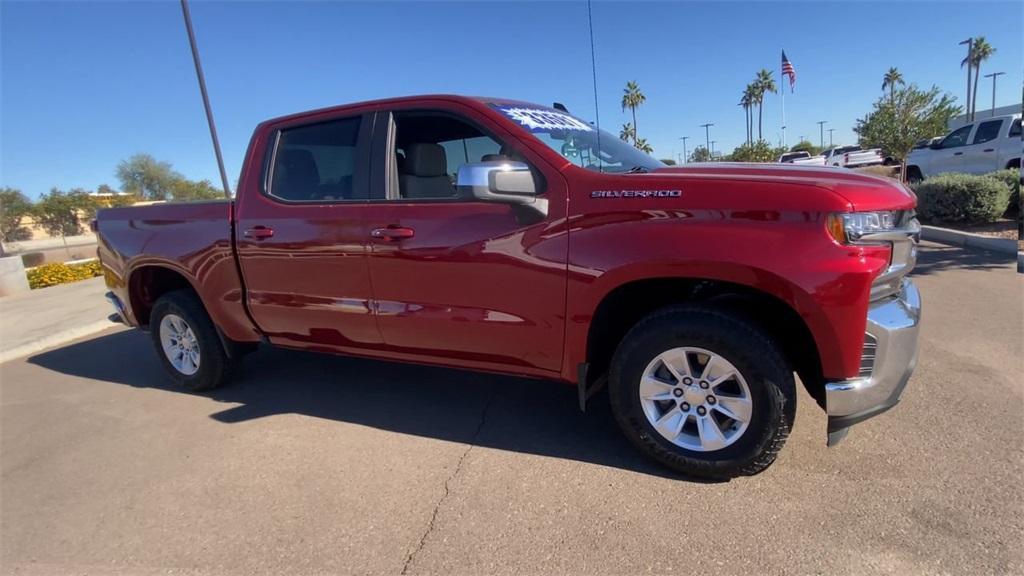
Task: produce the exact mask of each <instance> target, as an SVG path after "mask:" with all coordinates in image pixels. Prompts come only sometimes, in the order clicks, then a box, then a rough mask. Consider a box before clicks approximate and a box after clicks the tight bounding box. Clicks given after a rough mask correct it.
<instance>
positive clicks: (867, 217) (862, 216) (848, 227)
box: [827, 211, 896, 244]
mask: <svg viewBox="0 0 1024 576" xmlns="http://www.w3.org/2000/svg"><path fill="white" fill-rule="evenodd" d="M827 225H828V232H829V234H831V235H832V237H833V238H835V239H836V240H837V241H838V242H842V243H844V244H856V243H857V242H858V241H860V239H861V238H862V237H864V236H866V235H868V234H878V233H881V232H890V231H892V230H895V229H896V213H895V212H893V211H884V212H844V213H842V214H829V216H828V223H827Z"/></svg>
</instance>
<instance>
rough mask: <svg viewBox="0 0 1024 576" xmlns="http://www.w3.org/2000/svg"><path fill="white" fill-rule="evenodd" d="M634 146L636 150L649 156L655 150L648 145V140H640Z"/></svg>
mask: <svg viewBox="0 0 1024 576" xmlns="http://www.w3.org/2000/svg"><path fill="white" fill-rule="evenodd" d="M633 146H635V147H636V149H637V150H639V151H641V152H646V153H648V154H650V153H651V152H654V148H653V147H651V145H650V144H648V143H647V139H646V138H638V139H637V141H636V142H634V143H633Z"/></svg>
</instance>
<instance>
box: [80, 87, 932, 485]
mask: <svg viewBox="0 0 1024 576" xmlns="http://www.w3.org/2000/svg"><path fill="white" fill-rule="evenodd" d="M915 202H916V199H915V197H914V196H913V194H912V193H911V192H910V191H909V190H908V189H907V188H905V187H904V186H903V185H901V184H900V183H898V182H895V181H891V180H886V179H881V178H876V177H871V176H866V175H860V174H857V173H854V172H846V171H842V172H837V171H835V170H834V169H829V168H813V167H799V166H779V165H768V164H760V165H753V164H691V165H686V166H682V167H668V166H665V165H663V164H662V163H661V162H659V161H657V160H655V159H653V158H651V157H650V156H647V155H646V154H644V153H642V152H640V151H638V150H636V149H635V148H634V147H632V146H630V145H629V144H628V143H625V142H623V141H621V140H619V139H618V138H616V137H614V136H612V135H610V134H609V133H607V132H603V131H600V130H598V129H596V128H595V127H594V126H592V125H591V124H589V123H588V122H585V121H582V120H580V119H578V118H575V117H573V116H572V115H570V114H569V113H568V112H567V111H566V110H565V108H564V107H562V106H559V105H556V107H555V108H549V107H546V106H537V105H534V104H528V103H523V102H515V101H509V100H501V99H491V98H467V97H459V96H422V97H411V98H399V99H392V100H381V101H374V102H366V103H361V104H353V105H348V106H340V107H336V108H329V109H324V110H316V111H313V112H306V113H302V114H296V115H293V116H287V117H283V118H278V119H274V120H270V121H267V122H264V123H263V124H260V125H259V126H258V127H257V128H256V131H255V133H254V135H253V137H252V140H251V143H250V145H249V148H248V152H247V153H246V156H245V164H244V167H243V169H242V174H241V178H240V180H239V184H238V191H237V196H236V198H235V199H234V200H233V201H228V200H225V201H221V202H209V203H194V204H184V203H183V204H166V205H158V206H146V207H129V208H113V209H107V210H102V211H100V213H99V215H98V218H97V221H96V227H97V231H98V235H99V238H100V244H99V254H100V259H101V261H102V263H103V267H104V271H105V275H106V279H107V284H108V286H109V287H110V290H111V292H110V293H109V295H108V297H109V298H110V300H111V302H112V303H113V305H114V306H115V308H116V310H117V312H118V313H119V315H120V316H121V318H122V319H123V320H124V322H125V323H127V324H128V325H131V326H137V327H140V328H143V329H148V330H149V332H150V333H151V334H152V339H153V342H154V344H155V347H156V350H157V353H158V355H159V357H160V359H161V361H162V363H163V365H164V368H165V369H166V370H167V372H168V373H169V374H170V375H171V377H172V378H173V379H174V380H176V381H177V382H178V383H180V384H181V385H183V386H184V387H186V388H188V389H191V390H204V389H208V388H212V387H215V386H218V385H220V384H222V383H224V382H225V380H227V378H228V376H229V373H230V372H231V369H232V367H233V366H234V365H235V364H236V363H237V362H238V361H239V360H240V359H241V357H242V356H243V355H244V354H245V353H246V352H248V351H250V350H252V349H254V348H255V347H256V345H257V344H259V343H263V344H269V345H274V346H282V347H287V348H297V349H303V350H315V351H322V352H330V353H340V354H352V355H358V356H365V357H371V358H381V359H388V360H399V361H405V362H418V363H426V364H439V365H444V366H450V367H456V368H464V369H471V370H480V371H489V372H500V373H506V374H518V375H525V376H531V377H537V378H546V379H551V380H556V381H561V382H564V383H567V384H570V385H575V386H577V387H578V391H579V401H580V407H581V408H584V407H585V405H586V402H587V400H588V399H590V397H591V396H592V395H593V394H594V393H595V392H596V391H598V390H600V389H602V388H607V390H608V397H609V400H610V402H611V407H612V410H613V412H614V415H615V417H616V419H617V421H618V423H619V424H620V425H621V427H622V429H623V431H624V432H625V434H626V436H627V437H628V438H629V439H630V441H632V442H633V443H634V444H635V445H636V446H637V447H638V448H639V449H640V450H642V451H643V452H645V453H646V454H648V455H650V456H651V457H653V458H655V459H656V460H658V461H660V462H661V463H663V464H665V465H667V466H669V467H671V468H674V469H676V470H678V471H681V472H684V473H685V474H688V475H693V476H704V477H719V478H721V477H732V476H737V475H742V474H753V473H757V472H759V471H761V470H763V469H764V468H766V467H767V466H769V465H770V464H771V463H772V461H773V460H774V459H775V456H776V454H777V452H778V451H779V449H780V448H781V447H782V444H783V442H784V441H785V439H786V437H787V435H788V433H789V431H790V429H791V427H792V426H793V420H794V414H795V402H796V398H797V395H796V390H795V382H796V376H797V375H798V376H799V379H800V381H801V383H802V384H803V386H805V387H806V389H807V390H808V392H809V393H810V396H811V397H813V398H814V399H815V400H816V401H817V403H818V404H819V405H820V406H821V407H822V408H824V409H825V410H826V412H827V414H828V422H829V424H828V435H829V443H830V444H831V443H834V442H836V441H838V440H839V439H840V438H842V437H843V435H845V432H846V431H847V428H848V427H849V426H851V425H853V424H856V423H858V422H860V421H862V420H865V419H867V418H870V417H872V416H875V415H877V414H878V413H880V412H882V411H884V410H886V409H888V408H891V407H892V406H893V405H895V404H896V402H897V401H898V400H899V397H900V394H901V392H902V390H903V388H904V386H905V385H906V382H907V380H908V379H909V378H910V374H911V372H912V371H913V369H914V364H915V361H916V357H917V332H918V322H919V317H920V298H919V295H918V291H917V289H916V288H915V286H914V284H913V283H912V282H911V281H910V280H909V279H907V278H906V276H907V274H908V273H909V272H910V270H911V269H912V268H913V266H914V262H915V257H916V247H917V239H918V235H919V230H920V227H919V225H918V223H917V221H916V219H915V218H914V206H915Z"/></svg>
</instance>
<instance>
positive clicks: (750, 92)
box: [743, 84, 757, 144]
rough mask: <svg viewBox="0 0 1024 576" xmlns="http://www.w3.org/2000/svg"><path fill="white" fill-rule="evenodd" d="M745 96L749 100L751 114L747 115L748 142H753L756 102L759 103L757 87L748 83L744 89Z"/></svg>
mask: <svg viewBox="0 0 1024 576" xmlns="http://www.w3.org/2000/svg"><path fill="white" fill-rule="evenodd" d="M743 98H744V99H745V100H747V109H748V111H749V115H748V117H747V143H748V144H753V142H754V104H756V103H757V87H756V86H754V85H753V84H747V87H746V88H744V89H743Z"/></svg>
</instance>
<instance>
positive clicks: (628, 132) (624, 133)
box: [619, 122, 636, 142]
mask: <svg viewBox="0 0 1024 576" xmlns="http://www.w3.org/2000/svg"><path fill="white" fill-rule="evenodd" d="M619 140H623V141H625V142H629V141H630V140H636V130H634V129H633V125H632V124H630V123H629V122H626V123H625V124H623V125H622V130H619Z"/></svg>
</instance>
